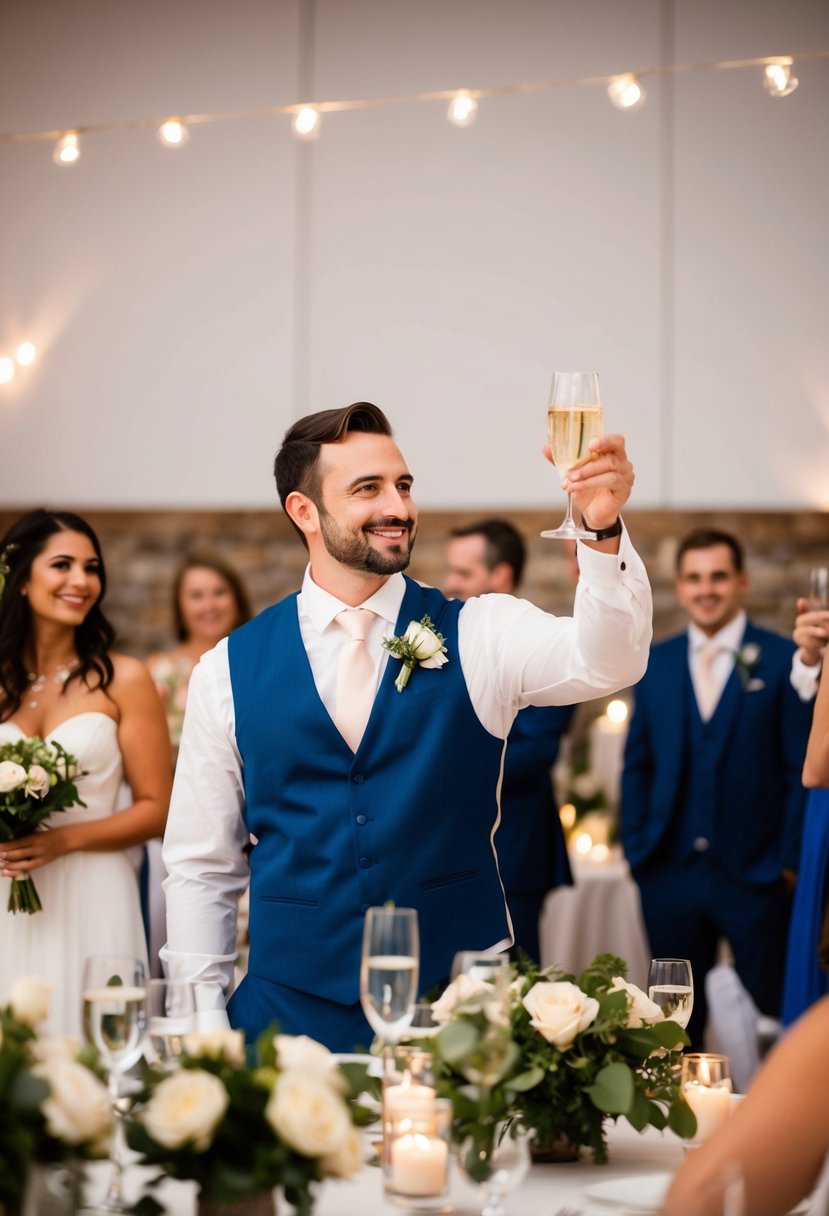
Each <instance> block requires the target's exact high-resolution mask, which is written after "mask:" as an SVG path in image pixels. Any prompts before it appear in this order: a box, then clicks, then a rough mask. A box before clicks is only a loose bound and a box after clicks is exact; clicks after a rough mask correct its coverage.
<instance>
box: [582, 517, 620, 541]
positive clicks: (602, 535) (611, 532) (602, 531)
mask: <svg viewBox="0 0 829 1216" xmlns="http://www.w3.org/2000/svg"><path fill="white" fill-rule="evenodd" d="M581 524H582V527H583V528H586V529H587V531H588V532H592V533H593V540H612V539H613V537H614V536H621V535H622V517H621V515H617V516H616V522H615V524H611V525H610V527H609V528H598V529H596V528H591V527H590V524H589V523H588V522H587V520H586V519H585V518H584V516H583V515H582V517H581Z"/></svg>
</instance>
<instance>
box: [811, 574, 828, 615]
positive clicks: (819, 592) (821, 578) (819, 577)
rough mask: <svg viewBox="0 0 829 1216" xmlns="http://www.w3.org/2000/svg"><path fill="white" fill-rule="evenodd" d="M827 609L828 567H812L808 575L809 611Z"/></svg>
mask: <svg viewBox="0 0 829 1216" xmlns="http://www.w3.org/2000/svg"><path fill="white" fill-rule="evenodd" d="M823 608H829V566H814V567H813V568H812V570H811V572H810V574H809V611H810V612H820V611H821V609H823Z"/></svg>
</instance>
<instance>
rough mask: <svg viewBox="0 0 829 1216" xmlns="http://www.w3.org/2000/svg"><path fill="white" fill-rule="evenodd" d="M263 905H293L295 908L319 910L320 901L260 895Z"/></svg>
mask: <svg viewBox="0 0 829 1216" xmlns="http://www.w3.org/2000/svg"><path fill="white" fill-rule="evenodd" d="M259 899H260V900H261V901H262V903H263V904H291V905H292V906H293V907H295V908H318V907H319V906H320V905H319V900H318V899H290V898H289V897H288V896H286V895H260V896H259Z"/></svg>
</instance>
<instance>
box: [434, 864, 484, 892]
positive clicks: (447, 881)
mask: <svg viewBox="0 0 829 1216" xmlns="http://www.w3.org/2000/svg"><path fill="white" fill-rule="evenodd" d="M480 872H481V871H480V869H475V870H458V872H457V874H443V875H442V876H441V877H440V878H427V879H426V881H425V882H422V883H421V884H420V889H421V891H434V890H435V889H436V888H437V887H450V886H452V884H453V883H456V882H468V881H469V879H470V878H477V877H478V875H479V874H480Z"/></svg>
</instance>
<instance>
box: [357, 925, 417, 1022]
mask: <svg viewBox="0 0 829 1216" xmlns="http://www.w3.org/2000/svg"><path fill="white" fill-rule="evenodd" d="M419 975H420V939H419V936H418V926H417V911H416V910H415V909H414V908H391V907H389V908H387V907H382V908H369V909H368V911H367V912H366V919H365V925H364V927H363V957H362V961H361V964H360V1003H361V1004H362V1006H363V1012H364V1013H365V1015H366V1018H367V1019H368V1023H369V1025H370V1026H371V1028H372V1030H373V1031H374V1032H375V1034H377V1035H378V1036H379V1037H380V1038H381V1039H383V1040H384V1042H385V1043H386V1044H393V1043H396V1042H397V1041H398V1039H399V1038H400V1035H401V1033H402V1032H403V1031H404V1030H405V1029H406V1027H407V1026H409V1025H410V1023H411V1020H412V1017H413V1015H414V1009H415V1002H416V1000H417V984H418V978H419Z"/></svg>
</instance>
